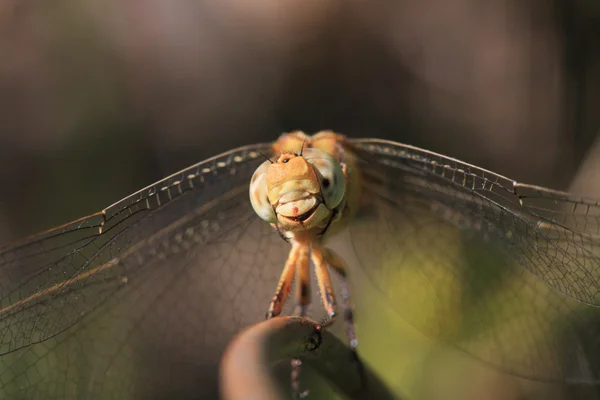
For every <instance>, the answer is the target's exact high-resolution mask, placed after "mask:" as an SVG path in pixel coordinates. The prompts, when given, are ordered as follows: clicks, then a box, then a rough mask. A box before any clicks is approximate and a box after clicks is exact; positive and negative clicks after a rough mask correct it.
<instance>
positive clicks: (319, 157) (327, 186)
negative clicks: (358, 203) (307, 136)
mask: <svg viewBox="0 0 600 400" xmlns="http://www.w3.org/2000/svg"><path fill="white" fill-rule="evenodd" d="M302 155H303V156H304V158H306V161H308V162H309V163H311V164H312V165H313V166H314V167H315V170H316V171H317V176H318V177H319V183H320V184H321V194H322V195H323V198H324V199H325V205H326V206H327V208H329V209H330V210H331V209H333V208H335V207H337V206H338V205H339V204H340V202H341V201H342V199H343V198H344V195H345V194H346V177H345V176H344V172H343V171H342V167H341V165H340V162H339V161H338V160H336V159H335V158H334V157H333V156H332V155H331V154H329V153H327V152H325V151H322V150H319V149H314V148H311V149H305V150H304V151H303V153H302Z"/></svg>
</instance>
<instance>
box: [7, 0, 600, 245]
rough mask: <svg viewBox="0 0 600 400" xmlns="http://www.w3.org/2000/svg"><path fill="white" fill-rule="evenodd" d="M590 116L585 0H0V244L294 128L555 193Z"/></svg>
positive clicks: (598, 68)
mask: <svg viewBox="0 0 600 400" xmlns="http://www.w3.org/2000/svg"><path fill="white" fill-rule="evenodd" d="M598 106H600V3H598V2H597V1H596V0H555V1H533V0H530V1H517V0H489V1H485V2H482V1H480V0H452V1H448V0H445V1H441V0H438V1H433V0H424V1H420V2H416V1H400V0H394V1H392V0H389V1H386V0H377V1H375V0H373V1H364V0H363V1H359V0H354V1H353V0H344V1H341V0H340V1H336V0H307V1H306V0H305V1H298V0H286V1H281V0H256V1H252V2H249V1H245V0H223V1H219V2H208V1H195V2H192V1H171V2H164V1H160V0H147V1H144V2H136V1H131V0H125V1H123V0H118V1H117V0H104V1H94V0H77V1H75V0H55V1H52V2H44V1H35V0H33V1H11V0H9V1H4V2H2V3H1V4H0V242H6V241H9V240H13V239H15V238H18V237H20V236H23V235H27V234H31V233H34V232H35V231H37V230H40V229H45V228H49V227H51V226H53V225H57V224H60V223H63V222H66V221H69V220H72V219H75V218H78V217H80V216H83V215H86V214H89V213H92V212H95V211H97V210H99V209H102V208H103V207H105V206H107V205H109V204H111V203H112V202H114V201H117V200H119V199H120V198H122V197H124V196H126V195H128V194H129V193H131V192H133V191H135V190H137V189H139V188H141V187H143V186H145V185H147V184H149V183H151V182H153V181H154V180H156V179H159V178H161V177H162V176H164V175H166V174H169V173H171V172H174V171H176V170H178V169H180V168H182V167H185V166H187V165H189V164H191V163H194V162H197V161H200V160H202V159H204V158H206V157H208V156H210V155H213V154H215V153H218V152H221V151H224V150H227V149H230V148H232V147H234V146H238V145H243V144H248V143H253V142H257V141H270V140H273V139H275V138H276V137H277V136H278V135H279V134H280V133H281V132H283V131H289V130H293V129H302V130H305V131H307V132H313V131H317V130H320V129H334V130H338V131H340V132H343V133H346V134H348V135H350V136H374V137H384V138H391V139H394V140H397V141H401V142H405V143H410V144H414V145H417V146H421V147H425V148H428V149H430V150H434V151H437V152H442V153H445V154H447V155H450V156H454V157H457V158H460V159H463V160H465V161H468V162H471V163H474V164H477V165H480V166H482V167H484V168H487V169H491V170H494V171H496V172H498V173H501V174H504V175H507V176H510V177H512V178H514V179H517V180H522V181H527V182H529V183H535V184H541V185H547V186H551V187H554V188H559V189H566V188H568V187H569V185H570V184H571V182H572V179H573V177H574V176H575V174H576V172H577V170H578V168H579V166H580V165H581V162H582V160H584V158H585V156H586V154H587V153H588V150H589V149H590V148H592V144H593V142H594V139H595V136H596V133H597V132H598V128H599V126H600V113H599V112H597V108H598ZM598 151H600V150H598ZM595 168H597V167H595ZM595 171H596V169H592V172H591V173H590V170H589V169H588V175H587V176H588V178H587V180H586V181H584V182H582V183H581V182H580V183H579V185H578V189H580V190H582V191H584V192H585V191H586V187H587V185H588V184H591V183H593V182H594V180H595V176H596V173H595Z"/></svg>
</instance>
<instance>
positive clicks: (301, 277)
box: [291, 246, 310, 398]
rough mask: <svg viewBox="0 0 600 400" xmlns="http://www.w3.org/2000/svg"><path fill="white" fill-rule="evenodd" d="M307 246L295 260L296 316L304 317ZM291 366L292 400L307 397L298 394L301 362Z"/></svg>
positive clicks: (307, 289) (307, 292)
mask: <svg viewBox="0 0 600 400" xmlns="http://www.w3.org/2000/svg"><path fill="white" fill-rule="evenodd" d="M308 251H309V248H308V246H301V247H300V248H299V250H298V255H297V258H296V260H297V261H296V285H297V286H296V307H297V309H296V315H298V316H300V317H302V318H304V317H306V313H307V309H308V304H309V302H310V270H309V261H308ZM291 365H292V375H291V378H292V393H293V396H294V398H303V397H306V396H307V395H308V390H305V391H303V392H300V369H301V367H302V361H301V360H298V359H293V360H292V361H291Z"/></svg>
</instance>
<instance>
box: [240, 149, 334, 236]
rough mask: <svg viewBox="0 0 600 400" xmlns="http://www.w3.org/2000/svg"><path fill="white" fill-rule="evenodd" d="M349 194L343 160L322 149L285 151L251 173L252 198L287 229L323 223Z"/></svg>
mask: <svg viewBox="0 0 600 400" xmlns="http://www.w3.org/2000/svg"><path fill="white" fill-rule="evenodd" d="M345 194H346V178H345V176H344V173H343V171H342V167H341V165H340V162H339V161H337V160H336V159H335V158H334V157H333V156H332V155H330V154H329V153H326V152H324V151H322V150H319V149H314V148H307V149H304V150H303V151H302V154H296V153H289V152H286V153H282V154H281V155H280V156H279V157H278V158H277V160H276V161H270V160H268V161H265V162H264V163H263V164H262V165H261V166H260V167H258V169H257V170H256V172H254V175H253V176H252V181H251V183H250V201H251V203H252V207H253V208H254V211H256V213H257V214H258V215H259V216H260V217H261V218H262V219H263V220H265V221H267V222H270V223H273V224H277V225H278V227H279V228H280V229H283V230H287V231H295V230H302V229H304V230H306V229H311V228H313V227H316V226H319V225H322V224H323V222H326V221H327V218H329V217H330V216H331V213H332V212H333V210H334V209H335V208H336V207H338V206H339V205H340V204H341V203H342V200H343V199H344V196H345Z"/></svg>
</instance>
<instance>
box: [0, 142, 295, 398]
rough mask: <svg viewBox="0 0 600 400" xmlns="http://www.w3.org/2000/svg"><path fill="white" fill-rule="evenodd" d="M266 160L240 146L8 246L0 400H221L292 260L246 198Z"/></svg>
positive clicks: (0, 269) (256, 149)
mask: <svg viewBox="0 0 600 400" xmlns="http://www.w3.org/2000/svg"><path fill="white" fill-rule="evenodd" d="M270 152H271V148H270V145H255V146H249V147H244V148H240V149H237V150H233V151H231V152H228V153H225V154H222V155H220V156H217V157H215V158H213V159H210V160H207V161H205V162H202V163H200V164H198V165H195V166H192V167H190V168H187V169H186V170H184V171H182V172H180V173H177V174H175V175H173V176H171V177H168V178H166V179H164V180H162V181H160V182H157V183H156V184H154V185H151V186H149V187H147V188H145V189H143V190H141V191H139V192H137V193H135V194H133V195H131V196H129V197H127V198H126V199H124V200H122V201H120V202H118V203H116V204H114V205H112V206H110V207H109V208H107V209H106V210H104V211H103V212H102V213H98V214H95V215H92V216H90V217H88V218H84V219H82V220H79V221H75V222H74V223H71V224H68V225H65V226H63V227H60V228H57V229H55V230H52V231H49V232H46V233H44V234H42V235H39V236H36V237H33V238H30V239H28V240H26V241H25V242H23V243H20V244H17V245H13V246H11V247H8V248H5V249H2V250H0V295H1V300H0V398H11V399H16V398H27V399H31V398H40V399H46V398H76V399H80V398H156V397H170V398H185V397H190V396H191V397H195V398H198V397H200V398H202V397H203V396H208V397H213V396H214V395H215V393H216V385H217V376H216V374H217V368H215V365H217V363H218V360H219V357H220V355H221V352H222V350H223V349H224V347H225V345H226V344H227V342H228V341H229V340H230V339H231V337H232V336H233V335H234V334H235V333H236V332H238V331H239V330H240V329H241V328H243V327H244V326H246V325H248V324H250V323H253V322H256V321H259V320H262V319H264V315H265V310H266V307H267V305H268V303H269V300H270V297H271V295H272V291H273V289H274V288H275V285H276V282H277V279H278V277H279V274H280V272H281V266H282V265H283V264H284V262H285V259H286V257H287V251H288V250H289V246H288V245H287V244H286V243H285V242H284V241H283V240H281V239H280V238H279V237H278V235H277V234H275V233H274V232H273V231H272V229H271V228H270V227H269V225H268V224H266V223H264V222H263V221H260V220H258V218H257V217H255V213H254V211H253V210H252V208H251V206H250V202H249V199H248V186H249V182H250V178H251V176H252V173H253V172H254V170H255V168H256V167H257V166H258V165H259V164H260V163H261V162H262V161H263V159H262V156H261V155H260V153H264V154H269V153H270Z"/></svg>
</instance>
